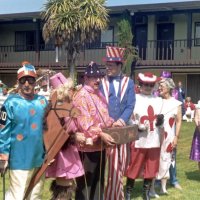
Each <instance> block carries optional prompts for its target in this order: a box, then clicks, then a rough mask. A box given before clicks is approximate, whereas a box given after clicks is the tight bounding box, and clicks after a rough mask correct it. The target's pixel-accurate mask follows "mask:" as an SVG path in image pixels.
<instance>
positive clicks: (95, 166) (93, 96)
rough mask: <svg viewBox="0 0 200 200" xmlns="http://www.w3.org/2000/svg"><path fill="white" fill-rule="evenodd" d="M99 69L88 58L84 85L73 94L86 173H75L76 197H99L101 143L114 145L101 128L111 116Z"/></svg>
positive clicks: (101, 186)
mask: <svg viewBox="0 0 200 200" xmlns="http://www.w3.org/2000/svg"><path fill="white" fill-rule="evenodd" d="M101 77H102V73H101V71H100V70H99V68H98V66H97V64H95V63H93V62H91V63H90V64H89V65H88V66H87V68H86V71H85V76H84V86H83V87H82V88H81V89H80V90H79V91H78V92H77V94H76V95H75V96H74V98H73V103H74V106H75V107H76V108H78V109H79V110H80V115H79V116H78V117H77V127H78V130H79V131H80V132H82V133H84V137H85V142H82V143H79V144H78V148H79V151H80V155H81V156H80V157H81V159H82V162H83V166H84V170H85V175H84V176H82V177H78V178H77V179H76V180H77V191H76V197H75V199H76V200H85V199H90V200H97V199H98V200H102V199H103V189H104V168H105V150H103V149H104V145H103V143H104V144H106V145H109V146H110V145H113V144H114V140H113V138H112V137H111V136H110V135H108V134H107V133H104V132H103V131H102V128H105V127H110V126H111V125H112V123H113V119H112V118H111V117H109V114H108V108H107V104H106V101H105V98H104V96H103V95H102V94H101V92H100V91H99V84H100V78H101Z"/></svg>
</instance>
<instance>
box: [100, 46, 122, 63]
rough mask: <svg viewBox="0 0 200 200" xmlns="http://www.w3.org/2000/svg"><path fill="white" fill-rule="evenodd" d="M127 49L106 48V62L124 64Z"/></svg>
mask: <svg viewBox="0 0 200 200" xmlns="http://www.w3.org/2000/svg"><path fill="white" fill-rule="evenodd" d="M124 51H125V48H121V47H113V46H106V57H105V58H104V61H105V62H124V58H123V57H124Z"/></svg>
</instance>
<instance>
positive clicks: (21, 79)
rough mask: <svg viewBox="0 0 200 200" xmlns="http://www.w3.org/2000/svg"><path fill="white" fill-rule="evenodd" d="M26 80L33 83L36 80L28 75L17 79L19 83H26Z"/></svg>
mask: <svg viewBox="0 0 200 200" xmlns="http://www.w3.org/2000/svg"><path fill="white" fill-rule="evenodd" d="M26 81H28V83H29V84H34V83H35V81H36V80H35V78H33V77H30V76H28V77H22V78H20V79H19V83H21V84H24V83H26Z"/></svg>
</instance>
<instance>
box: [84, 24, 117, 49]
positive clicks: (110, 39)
mask: <svg viewBox="0 0 200 200" xmlns="http://www.w3.org/2000/svg"><path fill="white" fill-rule="evenodd" d="M109 45H110V46H114V27H109V28H108V29H107V30H105V31H99V32H98V33H97V34H96V37H95V40H94V41H92V42H88V43H86V45H85V47H86V48H88V49H101V48H105V47H106V46H109Z"/></svg>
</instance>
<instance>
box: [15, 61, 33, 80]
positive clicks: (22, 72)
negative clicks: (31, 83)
mask: <svg viewBox="0 0 200 200" xmlns="http://www.w3.org/2000/svg"><path fill="white" fill-rule="evenodd" d="M24 76H32V77H34V78H36V77H37V74H36V70H35V67H34V66H33V65H31V64H30V63H29V62H27V61H24V62H22V67H21V68H19V69H18V71H17V79H20V78H22V77H24Z"/></svg>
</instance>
